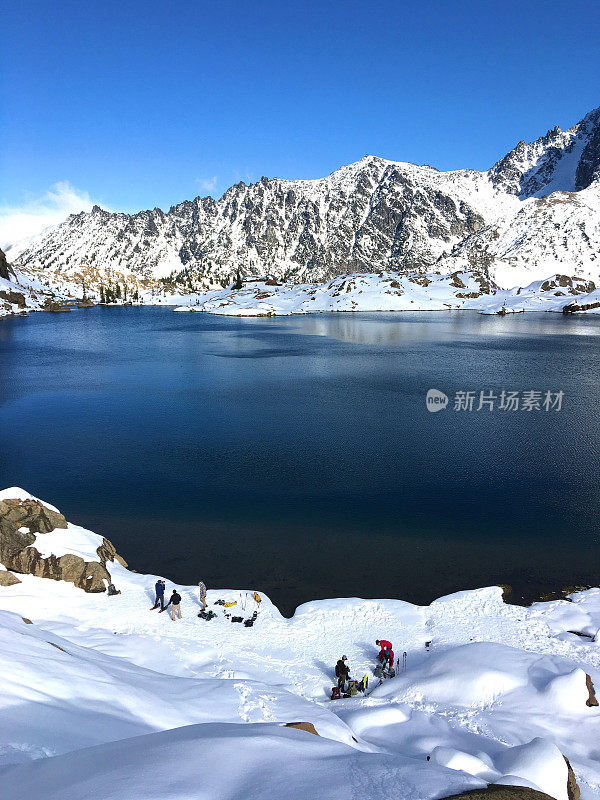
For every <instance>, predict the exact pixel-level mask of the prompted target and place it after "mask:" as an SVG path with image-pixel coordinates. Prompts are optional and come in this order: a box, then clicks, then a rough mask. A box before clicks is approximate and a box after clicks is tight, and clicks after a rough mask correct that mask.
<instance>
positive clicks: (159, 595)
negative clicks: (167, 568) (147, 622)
mask: <svg viewBox="0 0 600 800" xmlns="http://www.w3.org/2000/svg"><path fill="white" fill-rule="evenodd" d="M154 591H155V593H156V598H155V600H154V605H153V606H152V609H151V610H152V611H154V609H155V608H158V607H159V606H160V610H161V611H164V610H165V582H164V581H161V580H160V578H159V579H158V580H157V581H156V583H155V584H154Z"/></svg>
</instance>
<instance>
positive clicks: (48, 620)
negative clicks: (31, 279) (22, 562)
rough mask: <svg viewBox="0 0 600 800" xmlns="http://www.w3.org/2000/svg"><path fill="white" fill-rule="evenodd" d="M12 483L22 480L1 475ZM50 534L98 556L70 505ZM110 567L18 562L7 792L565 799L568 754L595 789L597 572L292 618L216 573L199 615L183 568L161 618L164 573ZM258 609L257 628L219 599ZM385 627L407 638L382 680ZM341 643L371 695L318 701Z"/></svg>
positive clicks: (3, 691)
mask: <svg viewBox="0 0 600 800" xmlns="http://www.w3.org/2000/svg"><path fill="white" fill-rule="evenodd" d="M16 493H18V494H16ZM16 496H20V497H28V496H29V495H28V494H27V493H26V492H24V491H23V490H18V489H16V488H14V487H13V488H11V489H8V490H5V491H3V492H0V498H6V497H16ZM55 534H60V535H57V536H55ZM42 541H43V542H44V543H45V544H44V545H43V546H44V547H45V548H46V549H45V550H44V552H54V553H55V554H57V551H60V552H63V551H68V552H76V553H80V554H81V553H83V552H84V551H85V552H86V553H87V555H86V557H90V558H91V557H92V556H93V552H94V550H95V547H97V546H98V545H99V544H100V543H101V542H102V537H101V536H98V535H97V534H94V533H92V532H91V531H86V530H85V529H83V528H80V527H78V526H75V525H71V524H69V528H68V529H67V530H64V531H54V532H51V533H49V534H38V535H37V538H36V545H35V546H36V547H39V546H41V543H42ZM70 541H71V542H72V544H71V545H70V544H69V542H70ZM124 555H126V557H128V558H129V559H130V561H132V562H135V554H132V553H125V554H124ZM107 566H108V569H109V571H110V573H111V577H112V580H113V582H114V583H115V584H116V585H117V587H118V588H119V589H120V590H121V594H120V595H118V596H116V597H109V596H108V595H107V594H106V593H102V594H86V593H85V592H83V591H82V590H80V589H77V588H75V587H74V586H73V585H72V584H68V583H65V582H62V581H52V580H47V579H43V578H36V577H33V576H29V575H20V576H19V577H20V579H21V581H22V582H21V583H19V584H15V585H14V586H10V587H0V664H1V667H0V669H1V674H2V676H3V678H2V681H0V714H1V716H0V719H1V720H2V724H1V725H0V778H1V781H2V783H1V785H2V789H3V791H4V792H6V797H7V798H8V797H10V798H11V800H59V798H60V800H81V798H84V797H102V798H103V800H153V798H156V799H157V800H158V798H166V797H168V798H169V800H190V798H192V797H193V798H198V799H199V800H209V799H210V800H239V798H249V799H250V800H252V799H253V798H254V799H256V800H258V799H259V798H260V800H263V798H264V799H265V800H266V799H267V798H269V799H272V798H277V800H288V798H289V799H290V800H291V799H292V798H299V797H301V798H323V800H338V798H339V800H347V798H357V800H358V798H360V800H376V798H377V800H379V799H380V798H381V797H394V798H398V800H434V798H441V797H445V796H448V795H451V794H455V793H457V792H459V791H463V790H466V789H470V788H477V787H483V786H485V785H486V784H487V783H489V782H494V783H506V784H515V785H522V786H531V787H534V788H539V789H540V790H542V791H545V792H546V793H547V794H549V795H550V796H552V797H555V798H556V800H567V794H566V780H567V769H566V764H565V762H564V760H563V757H562V756H563V755H565V756H567V757H568V758H569V759H570V762H571V764H572V767H573V769H574V772H575V775H576V778H577V780H578V783H579V785H580V788H581V791H582V800H600V750H599V747H598V742H599V741H600V709H598V708H590V707H588V706H587V705H586V699H587V697H588V692H587V689H586V674H589V675H590V676H591V678H592V680H593V681H594V682H595V684H596V686H600V644H598V643H596V642H594V641H593V640H592V638H588V637H591V635H593V633H595V632H596V631H597V630H598V628H600V589H598V588H595V589H590V590H588V591H584V592H579V593H576V594H573V595H571V597H570V600H561V601H556V602H548V603H536V604H534V605H533V606H531V607H530V608H522V607H519V606H511V605H507V604H505V603H504V602H503V599H502V590H501V589H500V588H498V587H488V588H482V589H478V590H474V591H467V592H459V593H457V594H453V595H450V596H448V597H443V598H440V599H439V600H436V601H435V602H433V603H431V605H430V606H426V607H420V606H415V605H412V604H410V603H406V602H403V601H401V600H393V599H387V600H385V599H381V600H365V599H361V598H355V597H350V598H337V599H332V600H321V601H315V602H310V603H306V604H304V605H302V606H300V607H299V608H298V609H297V611H296V613H295V615H294V616H293V617H292V618H291V619H285V618H284V617H282V616H281V614H280V613H279V611H278V610H277V608H276V607H275V606H273V604H272V603H271V602H270V601H269V599H268V598H267V597H265V596H264V595H263V596H262V603H261V604H260V606H257V604H256V603H255V601H254V600H253V597H252V593H253V591H254V589H253V588H248V590H238V589H235V590H234V589H216V588H212V587H209V590H208V598H207V599H208V604H209V608H211V609H212V610H213V611H214V612H215V613H216V614H217V617H216V618H214V619H212V620H211V621H208V622H207V621H204V620H202V619H199V618H198V617H197V613H198V610H199V608H200V605H199V601H198V595H197V586H177V587H175V588H177V589H178V591H179V592H180V594H181V596H182V598H183V599H182V613H183V618H182V619H181V620H175V621H172V620H171V618H170V616H169V614H168V613H162V614H161V613H159V612H158V611H156V610H151V609H150V607H151V606H152V605H153V601H154V583H155V581H156V577H157V576H153V575H140V574H137V573H135V572H131V571H130V570H128V569H126V568H124V567H122V566H121V565H120V564H118V563H111V562H109V563H108V565H107ZM201 577H202V576H201V575H199V578H201ZM172 588H174V584H173V583H172V582H170V581H168V582H167V596H168V595H170V592H171V589H172ZM218 599H221V600H224V601H234V600H235V601H237V605H236V606H233V607H232V609H230V610H229V609H224V607H223V606H221V605H215V601H216V600H218ZM255 609H256V610H258V618H257V621H256V623H255V624H254V626H253V627H249V628H248V627H245V626H243V625H241V624H235V623H231V622H230V620H229V619H228V618H227V617H225V613H226V612H227V613H230V612H232V613H234V614H239V615H240V616H243V617H244V618H248V617H249V616H250V615H251V614H252V613H253V611H254V610H255ZM25 620H29V621H31V623H32V624H28V623H27V622H26V621H25ZM577 634H588V635H587V636H580V635H577ZM379 638H385V639H389V640H391V641H392V643H393V644H394V649H395V652H396V655H397V656H399V657H400V668H399V672H398V676H397V677H396V678H395V679H391V680H386V681H384V682H383V684H382V685H381V686H377V681H376V679H375V678H374V676H373V673H372V668H373V666H374V664H375V658H376V654H377V649H378V648H377V647H376V646H375V639H379ZM427 642H429V643H430V644H429V646H428V647H427V646H426V643H427ZM403 652H406V654H407V666H406V670H404V671H403V670H402V666H401V664H402V653H403ZM342 654H345V655H347V656H348V659H349V665H350V669H351V674H352V676H353V677H357V678H361V677H362V675H364V674H367V675H369V676H370V681H371V683H370V686H369V693H368V694H367V696H364V697H363V696H362V695H358V696H357V697H353V698H348V699H342V700H338V701H330V700H329V695H330V692H331V687H332V686H333V684H334V683H335V678H334V666H335V662H336V661H337V659H338V658H340V657H341V655H342ZM287 722H311V723H312V724H313V725H314V726H315V729H316V730H317V732H318V733H319V736H318V737H317V736H314V735H312V734H310V733H308V732H305V731H302V730H294V729H291V728H286V727H284V723H287ZM428 757H429V760H428Z"/></svg>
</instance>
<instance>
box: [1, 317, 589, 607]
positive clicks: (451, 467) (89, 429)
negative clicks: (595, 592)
mask: <svg viewBox="0 0 600 800" xmlns="http://www.w3.org/2000/svg"><path fill="white" fill-rule="evenodd" d="M599 375H600V319H597V318H596V319H594V318H591V319H579V318H576V319H574V318H571V317H563V316H561V315H552V314H537V315H535V314H531V315H524V314H523V315H517V316H509V317H505V318H504V319H502V318H499V317H483V316H480V315H477V314H475V313H468V312H437V313H410V314H408V313H407V314H396V315H384V314H365V315H349V314H331V315H320V316H310V317H292V318H262V319H226V318H220V317H214V316H209V315H204V314H174V313H173V312H172V311H171V310H169V309H167V308H93V309H81V310H78V311H74V312H72V313H71V314H60V315H49V314H38V315H32V316H31V317H30V318H26V319H25V318H14V319H4V320H1V321H0V377H1V384H0V415H1V416H0V447H1V450H0V452H1V456H0V458H1V463H0V484H1V485H3V486H9V485H15V484H16V485H20V486H22V487H23V488H25V489H27V490H28V491H30V492H32V493H33V494H35V495H37V496H39V497H42V498H44V499H46V500H48V501H49V502H51V503H53V504H54V505H57V506H58V507H59V508H60V509H61V510H62V511H63V512H64V513H65V514H66V515H67V517H68V518H69V519H71V520H73V521H76V522H78V523H80V524H83V525H86V526H87V527H90V528H92V529H93V530H95V531H97V532H98V533H102V534H104V535H105V536H108V537H109V538H110V539H112V540H113V541H114V543H115V544H116V546H117V548H118V550H119V551H120V552H121V553H122V554H123V555H124V556H125V557H126V558H127V559H128V560H129V562H130V565H131V566H133V567H134V568H136V569H138V570H139V571H144V572H158V573H161V574H164V575H167V576H169V577H170V578H173V579H176V580H178V581H181V582H184V583H188V582H189V583H191V582H196V581H197V580H198V579H200V578H202V579H204V580H205V581H206V583H207V584H209V585H211V584H212V585H218V586H239V587H248V586H255V587H258V588H260V589H263V590H264V591H266V592H267V593H269V594H270V595H271V596H272V598H273V599H274V601H275V602H277V603H278V604H279V605H280V607H281V608H282V609H283V610H284V611H286V612H290V611H291V610H292V609H293V608H294V607H295V605H297V604H298V603H300V602H303V601H305V600H308V599H313V598H318V597H330V596H339V595H362V596H367V597H368V596H374V597H402V598H405V599H408V600H411V601H415V602H421V603H424V602H428V601H430V600H431V599H433V598H434V597H436V596H439V595H440V594H444V593H447V592H450V591H453V590H456V589H461V588H468V587H474V586H481V585H487V584H491V583H511V584H514V585H515V586H516V587H528V588H529V589H530V590H532V591H533V590H534V591H537V590H541V589H546V588H557V587H560V586H564V585H572V584H585V583H597V582H598V580H599V579H600V573H599V569H600V559H599V558H598V552H599V548H598V546H599V544H600V531H599V523H598V519H599V515H598V512H599V505H600V501H599V497H600V491H599V490H600V470H599V458H598V456H599V452H600V446H599V445H600V414H599V412H600V391H599V382H598V377H599ZM432 387H435V388H439V389H441V390H443V391H445V392H446V393H447V394H448V395H449V396H450V398H451V403H450V406H449V407H448V408H447V409H446V410H444V411H441V412H439V413H437V414H431V413H429V412H428V411H427V410H426V406H425V393H426V391H427V389H429V388H432ZM490 389H491V390H493V391H494V392H495V393H497V394H499V393H500V391H501V390H502V389H506V390H518V391H521V392H523V391H527V390H548V389H549V390H552V391H559V390H562V391H563V392H564V400H563V408H562V410H561V411H560V412H557V411H550V412H545V411H539V412H531V413H528V412H522V411H518V412H506V411H504V412H502V411H499V410H494V411H492V412H489V411H480V412H476V411H472V412H470V413H469V412H457V411H453V410H452V400H453V397H454V394H455V392H457V391H460V390H473V391H476V392H477V393H479V391H480V390H490ZM476 405H477V403H476Z"/></svg>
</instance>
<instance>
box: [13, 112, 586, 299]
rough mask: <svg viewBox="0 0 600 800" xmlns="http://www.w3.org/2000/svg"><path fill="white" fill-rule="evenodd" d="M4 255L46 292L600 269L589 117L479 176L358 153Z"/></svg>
mask: <svg viewBox="0 0 600 800" xmlns="http://www.w3.org/2000/svg"><path fill="white" fill-rule="evenodd" d="M8 255H9V258H10V259H11V260H12V261H13V262H14V263H15V264H16V265H17V266H18V267H19V268H20V269H22V270H25V271H27V272H29V273H35V274H36V276H37V277H39V276H40V274H42V273H43V274H44V275H45V276H46V278H47V279H49V280H50V282H51V283H57V282H58V283H60V282H61V281H64V280H65V278H68V279H70V280H72V281H74V282H75V283H77V282H79V283H80V282H82V281H84V280H85V281H86V282H87V284H88V286H90V285H91V286H92V287H93V286H95V285H97V284H99V283H102V282H108V283H110V282H111V281H115V282H118V281H120V280H124V279H126V276H127V275H129V276H130V277H131V279H132V280H133V281H134V282H135V281H142V283H143V282H144V281H151V280H157V279H162V281H163V282H165V281H167V282H168V281H169V280H176V281H177V282H178V283H179V284H181V285H184V286H186V287H188V288H189V289H192V288H194V289H207V288H211V287H212V286H214V285H215V284H218V283H222V284H226V283H228V282H230V281H231V279H232V277H233V276H234V275H235V274H236V273H237V272H238V271H239V272H240V273H241V274H242V275H243V276H257V277H263V276H271V277H274V278H278V279H284V280H287V281H292V282H300V281H325V280H329V279H331V278H332V277H335V276H336V275H340V274H345V273H352V272H376V271H379V270H383V269H393V270H396V271H401V272H403V271H407V272H408V271H413V272H414V271H415V270H416V271H422V272H431V271H435V272H442V273H450V272H454V271H456V270H457V269H464V268H465V267H476V268H477V269H482V270H483V271H484V272H485V273H486V274H489V276H490V277H491V278H492V279H493V280H495V281H496V283H498V284H499V285H500V286H504V287H506V288H509V287H511V286H515V285H517V284H519V285H525V284H526V283H529V282H531V281H533V280H537V279H543V278H547V277H548V276H550V275H552V274H555V273H557V272H558V273H561V274H568V275H572V276H575V275H577V276H582V277H588V278H592V279H594V278H597V277H598V275H599V274H600V108H599V109H596V110H595V111H592V112H590V113H589V114H588V115H587V116H586V117H585V118H584V119H583V120H581V122H579V123H578V124H577V125H575V126H573V127H572V128H570V129H569V130H567V131H561V130H560V128H554V129H553V130H550V131H548V133H547V134H546V135H545V136H542V137H540V138H539V139H537V140H536V141H535V142H532V143H530V144H526V143H525V142H519V144H518V145H517V146H516V147H515V148H514V149H513V150H511V151H510V153H508V154H507V155H506V156H504V158H502V159H501V160H499V161H498V162H497V163H496V164H495V165H494V166H493V167H491V169H489V170H488V171H486V172H478V171H475V170H472V169H463V170H456V171H452V172H440V171H438V170H436V169H434V168H433V167H430V166H426V165H423V166H418V165H415V164H409V163H404V162H394V161H387V160H384V159H382V158H378V157H375V156H365V157H364V158H363V159H361V160H360V161H358V162H357V163H355V164H350V165H349V166H345V167H342V168H340V169H338V170H336V171H335V172H333V173H332V174H331V175H329V176H328V177H326V178H322V179H318V180H299V181H290V180H282V179H279V178H273V179H268V178H261V180H260V181H258V183H255V184H251V185H246V184H245V183H243V182H241V183H238V184H236V185H235V186H232V187H231V188H229V189H228V190H227V191H226V192H225V194H224V195H223V196H222V197H221V198H220V199H219V200H214V199H213V198H211V197H204V198H202V197H197V198H195V199H194V200H188V201H185V202H183V203H180V204H179V205H176V206H173V207H172V208H171V209H170V210H169V211H168V212H167V213H165V212H163V211H162V210H161V209H158V208H155V209H153V210H149V211H141V212H139V213H137V214H123V213H112V212H109V211H106V210H103V209H101V208H100V207H99V206H94V208H93V209H92V211H91V212H89V213H83V212H82V213H80V214H75V215H71V216H70V217H69V218H68V219H67V220H66V221H65V222H63V223H62V224H61V225H58V226H56V227H53V228H49V229H47V230H46V231H44V232H43V233H42V234H40V235H39V236H37V237H35V238H34V239H33V240H30V241H27V242H24V243H20V244H19V243H17V244H15V245H13V246H12V247H11V248H10V250H9V252H8Z"/></svg>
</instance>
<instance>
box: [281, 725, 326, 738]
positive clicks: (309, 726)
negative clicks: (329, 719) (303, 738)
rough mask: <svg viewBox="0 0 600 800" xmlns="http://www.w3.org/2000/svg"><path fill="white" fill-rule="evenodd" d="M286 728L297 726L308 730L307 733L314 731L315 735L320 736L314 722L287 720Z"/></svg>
mask: <svg viewBox="0 0 600 800" xmlns="http://www.w3.org/2000/svg"><path fill="white" fill-rule="evenodd" d="M285 727H286V728H297V729H298V730H299V731H306V732H307V733H313V734H314V735H315V736H318V735H319V734H318V732H317V729H316V728H315V726H314V725H313V724H312V722H286V723H285Z"/></svg>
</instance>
